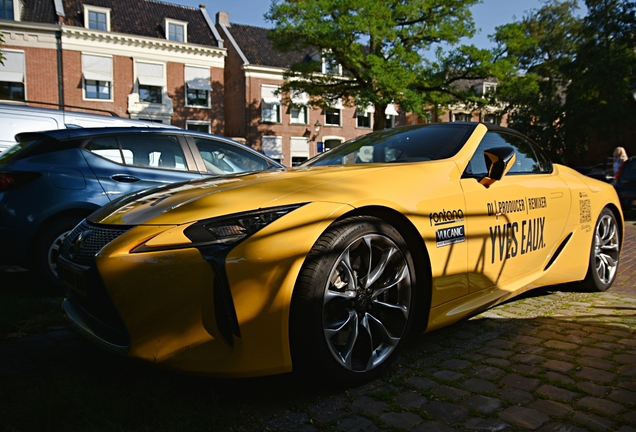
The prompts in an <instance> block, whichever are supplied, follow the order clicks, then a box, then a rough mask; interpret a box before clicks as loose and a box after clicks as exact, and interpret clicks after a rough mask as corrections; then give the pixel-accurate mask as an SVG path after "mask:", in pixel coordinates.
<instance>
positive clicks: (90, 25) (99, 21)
mask: <svg viewBox="0 0 636 432" xmlns="http://www.w3.org/2000/svg"><path fill="white" fill-rule="evenodd" d="M84 27H86V28H87V29H91V30H102V31H110V9H108V8H103V7H97V6H90V5H84Z"/></svg>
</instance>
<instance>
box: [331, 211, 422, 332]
mask: <svg viewBox="0 0 636 432" xmlns="http://www.w3.org/2000/svg"><path fill="white" fill-rule="evenodd" d="M353 216H371V217H376V218H378V219H381V220H383V221H384V222H386V223H387V224H389V225H391V226H392V227H393V228H395V229H396V230H398V232H399V233H400V235H401V236H402V238H403V239H404V241H406V244H407V246H408V248H409V251H410V252H411V255H412V257H413V262H414V263H415V273H416V280H417V287H416V289H418V290H419V292H420V296H419V303H418V304H417V305H416V306H417V315H416V319H415V321H414V322H413V326H412V329H411V334H417V333H418V332H419V333H422V332H424V331H425V330H426V327H427V326H428V317H429V312H430V307H431V301H432V295H433V288H432V284H433V274H432V269H431V259H430V256H429V254H428V251H427V249H426V245H425V244H424V240H423V239H422V236H421V234H420V233H419V232H418V230H417V229H416V228H415V225H413V223H412V222H411V221H410V220H409V219H408V218H407V217H405V216H404V215H403V214H401V213H399V212H396V211H395V210H393V209H389V208H386V207H362V208H358V209H356V210H354V211H352V212H349V213H347V214H345V215H343V216H341V217H340V218H339V219H338V220H337V221H339V220H342V219H345V218H348V217H353ZM337 221H336V222H337Z"/></svg>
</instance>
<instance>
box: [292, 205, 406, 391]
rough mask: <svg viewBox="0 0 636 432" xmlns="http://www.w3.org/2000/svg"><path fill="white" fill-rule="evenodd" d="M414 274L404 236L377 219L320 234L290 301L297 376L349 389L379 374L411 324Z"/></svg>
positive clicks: (363, 219)
mask: <svg viewBox="0 0 636 432" xmlns="http://www.w3.org/2000/svg"><path fill="white" fill-rule="evenodd" d="M413 268H414V266H413V262H412V259H411V254H410V253H409V251H408V249H407V247H406V243H405V242H404V240H403V239H402V236H401V235H400V234H399V232H398V231H397V230H395V229H394V228H393V227H391V226H390V225H388V224H386V223H384V222H383V221H381V220H379V219H375V218H369V217H360V218H352V219H348V220H345V221H343V222H341V223H339V224H337V225H335V226H334V227H332V228H331V229H329V230H328V231H327V232H326V233H325V234H323V236H322V237H321V238H320V239H319V240H318V242H317V243H316V245H315V246H314V248H313V249H312V251H311V252H310V254H309V256H308V257H307V260H306V261H305V264H304V265H303V269H302V270H301V275H300V277H299V282H298V284H297V286H296V290H295V292H294V297H293V299H292V313H291V322H290V326H291V336H292V355H293V360H294V366H295V368H296V369H297V368H298V367H304V368H306V369H308V370H310V371H312V372H315V371H316V369H322V370H324V371H325V372H326V374H327V375H328V376H330V377H331V378H336V379H337V380H338V381H346V382H350V383H356V382H364V381H366V380H368V379H371V378H373V377H375V376H376V375H377V374H379V373H380V372H381V371H382V370H383V369H384V368H386V367H387V365H388V364H389V363H390V362H391V361H392V360H393V359H394V358H395V356H396V353H397V352H398V349H399V347H400V346H401V344H402V342H403V340H404V338H405V337H406V335H407V334H408V330H409V327H410V325H411V322H412V321H413V315H414V314H413V308H414V305H415V304H416V303H415V290H414V286H415V273H414V271H413ZM297 361H299V362H301V364H300V365H297V364H296V362H297Z"/></svg>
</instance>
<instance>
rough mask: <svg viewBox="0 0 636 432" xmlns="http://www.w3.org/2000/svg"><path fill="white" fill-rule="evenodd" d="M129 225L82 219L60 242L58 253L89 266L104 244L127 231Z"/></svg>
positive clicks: (79, 263) (74, 261)
mask: <svg viewBox="0 0 636 432" xmlns="http://www.w3.org/2000/svg"><path fill="white" fill-rule="evenodd" d="M130 228H131V227H130V226H125V227H122V226H118V227H116V228H115V227H105V226H99V225H93V224H91V223H89V222H87V221H86V220H83V221H82V222H81V223H80V224H79V225H77V226H76V227H75V228H74V229H73V231H71V232H70V233H69V235H67V236H66V238H65V239H64V243H62V248H61V251H60V254H61V255H62V256H63V257H64V258H66V259H67V260H69V261H71V262H73V263H75V264H78V265H81V266H86V267H89V266H90V265H91V264H92V262H93V258H94V257H95V255H97V253H98V252H99V251H100V250H102V248H103V247H104V246H106V245H107V244H108V243H110V242H112V241H113V240H115V239H116V238H117V237H119V236H120V235H122V234H123V233H125V232H126V231H128V230H129V229H130Z"/></svg>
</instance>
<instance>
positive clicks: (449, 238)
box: [435, 225, 466, 247]
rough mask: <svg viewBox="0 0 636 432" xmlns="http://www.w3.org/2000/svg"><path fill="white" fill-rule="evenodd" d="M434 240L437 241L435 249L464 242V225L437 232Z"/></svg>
mask: <svg viewBox="0 0 636 432" xmlns="http://www.w3.org/2000/svg"><path fill="white" fill-rule="evenodd" d="M435 238H436V240H437V247H442V246H448V245H452V244H455V243H461V242H465V241H466V234H465V232H464V225H460V226H457V227H453V228H444V229H440V230H437V231H435Z"/></svg>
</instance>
